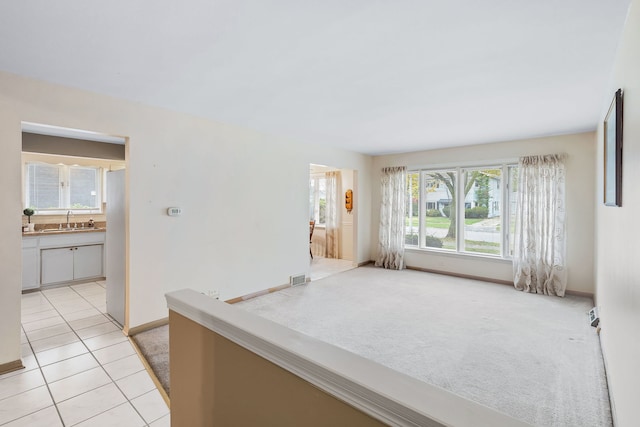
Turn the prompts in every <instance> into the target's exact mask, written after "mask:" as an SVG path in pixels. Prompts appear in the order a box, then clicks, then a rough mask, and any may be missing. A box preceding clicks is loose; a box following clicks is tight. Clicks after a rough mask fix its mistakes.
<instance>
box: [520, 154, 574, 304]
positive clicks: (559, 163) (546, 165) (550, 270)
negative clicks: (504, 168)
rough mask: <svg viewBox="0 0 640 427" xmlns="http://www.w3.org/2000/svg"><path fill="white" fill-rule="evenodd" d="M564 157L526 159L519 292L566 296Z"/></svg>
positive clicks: (522, 177) (522, 176) (522, 164)
mask: <svg viewBox="0 0 640 427" xmlns="http://www.w3.org/2000/svg"><path fill="white" fill-rule="evenodd" d="M564 160H565V156H564V155H558V154H554V155H546V156H529V157H522V158H521V159H520V162H519V167H520V169H519V173H518V199H517V200H518V203H517V207H516V231H515V246H514V253H513V273H514V285H515V287H516V289H519V290H521V291H525V292H533V293H539V294H546V295H557V296H564V292H565V289H566V287H567V271H566V265H565V246H566V238H565V189H564V183H565V168H564Z"/></svg>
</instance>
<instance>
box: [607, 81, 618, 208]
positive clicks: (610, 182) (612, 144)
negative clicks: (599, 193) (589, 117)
mask: <svg viewBox="0 0 640 427" xmlns="http://www.w3.org/2000/svg"><path fill="white" fill-rule="evenodd" d="M604 204H605V205H606V206H622V89H618V90H617V91H616V94H615V95H614V97H613V101H612V102H611V106H610V107H609V111H608V112H607V116H606V117H605V119H604Z"/></svg>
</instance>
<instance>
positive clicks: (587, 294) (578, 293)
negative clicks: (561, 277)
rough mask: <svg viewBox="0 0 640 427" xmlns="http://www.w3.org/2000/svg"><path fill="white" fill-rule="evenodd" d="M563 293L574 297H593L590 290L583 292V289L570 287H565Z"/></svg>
mask: <svg viewBox="0 0 640 427" xmlns="http://www.w3.org/2000/svg"><path fill="white" fill-rule="evenodd" d="M564 293H565V295H573V296H576V297H587V298H591V299H593V293H592V292H583V291H572V290H571V289H567V290H566V291H564Z"/></svg>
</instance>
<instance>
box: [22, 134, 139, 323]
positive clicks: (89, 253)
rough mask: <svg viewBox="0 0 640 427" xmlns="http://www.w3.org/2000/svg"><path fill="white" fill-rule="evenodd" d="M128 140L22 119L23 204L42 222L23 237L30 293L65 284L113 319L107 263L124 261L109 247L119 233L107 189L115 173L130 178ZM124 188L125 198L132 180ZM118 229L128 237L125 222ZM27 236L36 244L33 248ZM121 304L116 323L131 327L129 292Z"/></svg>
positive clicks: (25, 285) (25, 279)
mask: <svg viewBox="0 0 640 427" xmlns="http://www.w3.org/2000/svg"><path fill="white" fill-rule="evenodd" d="M127 144H128V139H127V138H124V137H116V136H110V135H105V134H100V133H96V132H90V131H84V130H78V129H69V128H62V127H57V126H50V125H42V124H36V123H28V122H22V165H23V184H22V186H23V187H22V188H23V205H24V206H26V207H29V208H33V209H32V210H33V211H35V216H34V222H36V223H37V225H36V227H35V232H33V233H31V232H30V233H26V234H23V274H22V276H23V280H22V281H23V292H24V291H25V290H31V291H42V292H45V293H46V292H49V291H50V290H51V292H53V293H56V292H62V291H63V290H64V289H63V288H65V289H67V290H68V291H69V292H70V293H72V294H74V296H76V297H78V295H79V296H80V297H82V298H84V299H85V300H87V301H88V303H89V304H90V305H92V309H95V310H97V311H98V312H100V313H101V314H107V315H110V316H112V317H113V315H112V313H111V312H112V310H110V308H109V302H108V289H107V291H105V287H107V288H108V286H107V282H106V281H105V277H107V280H108V279H109V277H108V274H107V272H108V268H107V267H109V266H113V265H115V264H116V261H117V260H114V259H113V256H109V254H108V251H107V250H106V249H107V248H108V247H109V245H108V244H107V242H109V241H113V240H114V239H113V236H114V231H116V228H114V227H113V225H114V224H109V225H111V227H109V226H108V222H109V219H108V217H109V214H108V212H107V208H108V207H109V206H110V203H109V197H107V192H109V191H110V190H113V188H111V189H110V185H111V184H109V185H108V184H107V176H108V174H109V173H108V172H109V171H120V172H122V174H123V175H124V173H125V171H124V169H126V163H127V160H126V151H127V150H126V148H127V147H126V145H127ZM114 173H115V172H114ZM110 192H111V194H113V191H110ZM120 193H121V194H122V197H124V185H123V186H121V190H120ZM110 197H111V196H110ZM123 210H124V204H123ZM124 214H126V212H125V213H124ZM124 214H123V215H124ZM29 220H30V222H31V218H29ZM117 233H118V234H121V235H122V240H124V239H125V238H126V235H125V228H124V227H119V228H117ZM25 241H26V243H28V245H26V246H34V245H35V247H33V248H32V247H28V248H25ZM111 246H113V245H111ZM43 248H44V249H43ZM121 253H122V258H124V257H125V255H124V254H125V252H124V251H121ZM59 254H61V255H60V256H58V255H59ZM62 255H64V257H62ZM25 257H27V258H26V260H27V261H29V262H25ZM61 260H62V261H61ZM121 262H122V263H123V264H124V263H126V260H125V259H123V260H122V261H121ZM122 270H124V265H123V266H122ZM54 288H55V289H57V290H55V291H54ZM123 288H124V283H123ZM76 294H78V295H76ZM82 298H75V299H74V300H78V301H80V300H81V299H82ZM87 301H80V302H81V303H86V302H87ZM68 305H70V306H71V305H72V304H70V303H69V304H68ZM121 307H122V310H121V311H122V314H123V315H122V316H119V317H118V318H116V320H117V321H118V323H119V324H120V325H121V326H126V321H125V316H124V312H125V297H124V290H123V299H122V304H121ZM69 309H70V310H73V307H70V308H69Z"/></svg>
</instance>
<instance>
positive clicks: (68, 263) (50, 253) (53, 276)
mask: <svg viewBox="0 0 640 427" xmlns="http://www.w3.org/2000/svg"><path fill="white" fill-rule="evenodd" d="M73 252H74V251H73V248H57V249H43V250H42V254H41V259H40V263H41V271H42V284H43V285H48V284H50V283H59V282H69V281H71V280H73Z"/></svg>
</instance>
